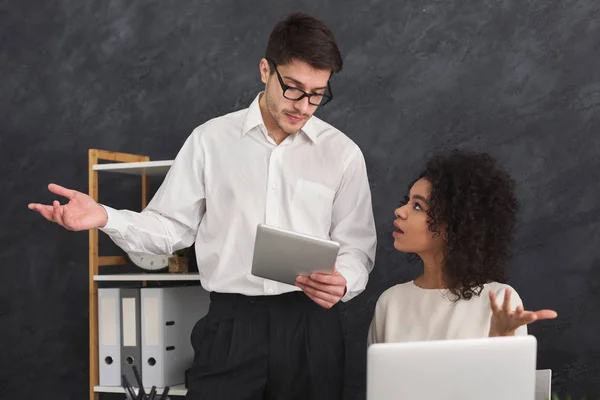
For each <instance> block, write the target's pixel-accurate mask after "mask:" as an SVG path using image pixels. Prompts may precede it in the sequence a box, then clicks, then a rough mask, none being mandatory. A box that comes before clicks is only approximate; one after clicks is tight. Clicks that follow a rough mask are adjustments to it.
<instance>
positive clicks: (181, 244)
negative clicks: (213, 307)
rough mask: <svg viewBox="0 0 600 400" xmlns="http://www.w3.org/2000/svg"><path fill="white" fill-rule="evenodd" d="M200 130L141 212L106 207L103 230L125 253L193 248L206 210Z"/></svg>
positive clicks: (182, 151) (164, 251)
mask: <svg viewBox="0 0 600 400" xmlns="http://www.w3.org/2000/svg"><path fill="white" fill-rule="evenodd" d="M200 129H201V128H200V127H198V128H196V130H194V132H192V134H191V135H190V136H189V137H188V138H187V140H186V141H185V143H184V145H183V147H182V148H181V150H180V151H179V153H178V154H177V156H176V158H175V160H174V161H173V165H172V166H171V168H170V169H169V171H168V173H167V175H166V177H165V179H164V181H163V183H162V184H161V186H160V187H159V189H158V191H157V192H156V194H155V195H154V197H153V198H152V200H151V201H150V203H149V204H148V206H147V207H146V208H145V209H144V210H143V211H142V212H134V211H129V210H116V209H114V208H111V207H109V206H106V205H103V204H102V207H104V209H105V210H106V212H107V214H108V222H107V224H106V225H105V226H104V227H102V228H100V230H101V231H102V232H104V233H106V234H108V235H109V237H110V238H111V239H112V240H113V241H114V242H115V243H116V244H117V245H118V246H119V247H121V248H122V249H123V250H124V251H126V252H128V253H142V254H172V253H173V252H174V251H176V250H179V249H182V248H185V247H189V246H191V245H192V244H193V243H194V241H195V237H196V233H197V231H198V226H199V224H200V221H201V219H202V217H203V215H204V212H205V211H206V195H205V187H204V177H203V176H204V156H203V148H202V144H201V140H202V137H201V134H200Z"/></svg>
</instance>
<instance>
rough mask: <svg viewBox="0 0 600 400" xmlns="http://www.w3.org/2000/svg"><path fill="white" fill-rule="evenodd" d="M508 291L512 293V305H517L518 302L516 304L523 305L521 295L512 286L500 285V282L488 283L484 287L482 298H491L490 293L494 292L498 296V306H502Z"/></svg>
mask: <svg viewBox="0 0 600 400" xmlns="http://www.w3.org/2000/svg"><path fill="white" fill-rule="evenodd" d="M507 289H509V290H510V292H511V304H515V302H516V303H519V305H522V301H521V297H520V296H519V293H517V291H516V290H515V288H513V287H512V286H510V285H508V284H506V283H500V282H490V283H486V284H485V285H483V291H482V292H481V296H482V297H483V296H484V295H485V298H486V299H487V298H488V296H489V293H490V292H493V293H494V294H495V295H496V302H497V303H498V304H502V301H504V294H505V293H506V290H507Z"/></svg>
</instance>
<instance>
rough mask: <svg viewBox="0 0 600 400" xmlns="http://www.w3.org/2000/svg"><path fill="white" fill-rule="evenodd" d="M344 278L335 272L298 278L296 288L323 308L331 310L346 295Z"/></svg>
mask: <svg viewBox="0 0 600 400" xmlns="http://www.w3.org/2000/svg"><path fill="white" fill-rule="evenodd" d="M346 283H347V282H346V278H344V276H343V275H342V274H340V273H339V272H338V271H337V270H335V271H334V272H333V274H331V275H329V274H311V275H310V276H298V277H297V278H296V286H298V287H299V288H300V289H302V290H303V291H304V293H306V295H307V296H308V297H310V298H311V299H312V300H313V301H314V302H315V303H317V304H318V305H320V306H321V307H323V308H331V307H333V306H334V305H335V304H337V302H339V301H340V299H341V298H342V297H344V295H345V294H346Z"/></svg>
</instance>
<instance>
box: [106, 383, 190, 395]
mask: <svg viewBox="0 0 600 400" xmlns="http://www.w3.org/2000/svg"><path fill="white" fill-rule="evenodd" d="M150 389H152V388H144V390H145V391H146V393H149V392H150ZM94 392H96V393H125V390H124V389H123V388H122V387H119V386H94ZM162 392H163V389H156V394H162ZM186 393H187V389H186V388H185V385H175V386H171V387H170V388H169V397H170V396H185V395H186Z"/></svg>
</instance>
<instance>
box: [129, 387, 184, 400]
mask: <svg viewBox="0 0 600 400" xmlns="http://www.w3.org/2000/svg"><path fill="white" fill-rule="evenodd" d="M133 391H134V393H135V396H136V399H137V398H138V397H137V396H139V389H133ZM154 398H155V399H160V395H156V396H155V397H154ZM124 399H125V400H129V397H128V396H127V395H126V396H125V397H124ZM139 399H140V400H149V399H150V395H149V394H148V393H146V395H144V396H143V397H139ZM164 400H172V399H171V397H169V396H167V397H165V398H164Z"/></svg>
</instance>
